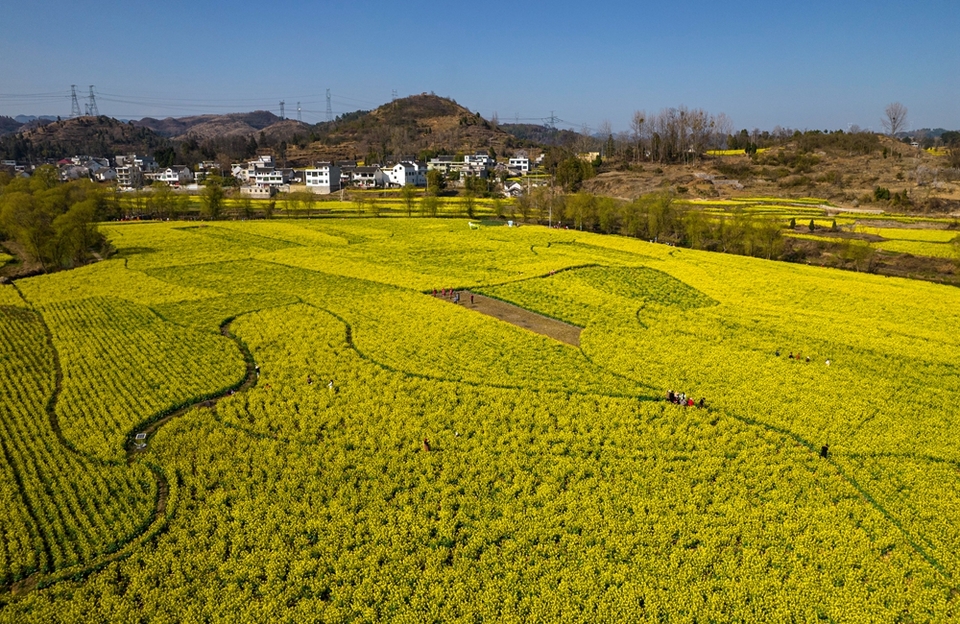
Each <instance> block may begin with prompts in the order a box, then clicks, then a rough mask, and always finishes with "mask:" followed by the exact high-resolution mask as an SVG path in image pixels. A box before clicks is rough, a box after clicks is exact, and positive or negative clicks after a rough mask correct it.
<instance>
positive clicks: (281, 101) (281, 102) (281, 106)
mask: <svg viewBox="0 0 960 624" xmlns="http://www.w3.org/2000/svg"><path fill="white" fill-rule="evenodd" d="M285 103H286V102H284V101H283V100H280V119H284V116H283V105H284V104H285Z"/></svg>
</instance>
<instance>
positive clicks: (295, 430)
mask: <svg viewBox="0 0 960 624" xmlns="http://www.w3.org/2000/svg"><path fill="white" fill-rule="evenodd" d="M103 229H104V230H105V231H106V233H107V235H108V236H109V238H110V240H111V241H112V242H113V244H114V245H115V247H116V248H117V249H118V253H117V255H116V256H114V257H113V258H112V259H111V260H107V261H104V262H101V263H98V264H95V265H91V266H88V267H84V268H81V269H76V270H73V271H69V272H63V273H57V274H53V275H48V276H38V277H32V278H28V279H22V280H18V281H17V282H16V286H15V287H14V286H0V374H2V375H3V379H5V380H6V381H7V382H8V383H4V384H3V385H2V386H0V426H2V429H0V442H2V446H0V451H2V455H0V499H2V500H3V501H4V504H3V505H0V585H2V594H0V622H50V621H91V620H93V621H118V622H120V621H139V620H143V621H224V622H246V621H250V622H260V621H317V622H348V621H424V620H428V621H444V622H446V621H470V622H475V621H480V620H492V621H508V622H509V621H513V622H527V621H574V622H577V621H579V622H597V621H610V622H623V621H647V620H650V621H677V622H695V621H696V622H699V621H711V620H713V621H728V620H748V621H793V620H803V621H810V620H818V619H822V620H832V621H839V622H847V621H850V622H858V621H911V620H912V621H944V622H945V621H952V620H955V619H957V618H958V616H960V613H958V611H960V608H958V603H960V586H958V583H957V580H956V579H957V578H958V577H960V557H958V555H957V549H956V547H955V545H956V544H957V543H958V542H960V433H958V432H957V419H958V417H960V409H958V408H957V407H956V406H957V405H960V375H958V374H957V372H958V366H960V336H958V335H957V333H956V332H955V331H954V328H956V327H957V326H958V325H960V318H958V317H960V291H958V290H956V289H954V288H950V287H945V286H939V285H935V284H930V283H925V282H915V281H908V280H902V279H896V278H882V277H878V276H873V275H864V274H856V273H850V272H839V271H832V270H829V269H822V268H816V267H807V266H801V265H792V264H785V263H771V262H766V261H763V260H758V259H753V258H746V257H737V256H728V255H721V254H711V253H706V252H697V251H692V250H687V249H678V248H675V247H668V246H665V245H656V244H648V243H644V242H641V241H636V240H632V239H625V238H620V237H614V236H598V235H591V234H585V233H581V232H574V231H567V230H555V229H552V230H551V229H547V228H541V227H534V226H529V227H528V226H524V227H520V228H508V227H480V228H479V229H474V228H471V227H469V226H468V223H467V221H465V220H451V219H445V220H430V219H416V220H405V219H398V218H391V219H379V220H377V219H354V220H344V219H325V220H310V221H269V222H222V223H217V224H216V225H215V226H212V225H208V226H197V224H187V223H176V222H170V223H154V224H148V223H143V224H124V225H111V226H105V227H104V228H103ZM917 242H921V243H929V244H937V243H938V241H933V240H930V241H928V240H926V239H924V240H920V241H917ZM941 242H942V241H941ZM451 289H453V290H457V291H463V292H466V290H467V289H469V291H470V292H474V293H477V294H482V295H483V296H485V297H490V298H495V299H498V300H501V301H504V302H506V303H510V304H513V305H516V306H519V307H520V308H523V309H526V310H528V311H530V312H531V313H535V314H540V315H543V316H545V317H549V318H552V319H556V320H558V321H563V322H565V323H568V324H570V325H573V326H576V327H579V328H582V331H581V332H580V333H579V347H577V346H571V344H568V343H565V342H560V341H556V340H553V339H551V338H549V337H548V336H544V335H541V334H538V333H534V332H530V331H527V330H526V329H523V328H522V327H519V326H517V325H514V324H511V323H508V322H504V321H503V320H500V319H498V318H495V317H492V316H489V315H486V314H480V313H478V311H477V310H476V309H474V307H473V306H471V305H470V303H469V298H468V297H464V298H462V299H461V300H460V302H459V303H454V299H452V298H451V297H449V296H444V295H446V294H447V293H449V291H450V290H451ZM668 391H674V392H676V393H684V394H685V395H687V396H688V397H690V398H692V399H694V400H695V401H699V399H701V398H703V399H704V407H702V408H700V407H696V406H694V407H687V406H681V405H677V404H675V403H671V402H668V401H666V400H665V398H666V395H667V393H668Z"/></svg>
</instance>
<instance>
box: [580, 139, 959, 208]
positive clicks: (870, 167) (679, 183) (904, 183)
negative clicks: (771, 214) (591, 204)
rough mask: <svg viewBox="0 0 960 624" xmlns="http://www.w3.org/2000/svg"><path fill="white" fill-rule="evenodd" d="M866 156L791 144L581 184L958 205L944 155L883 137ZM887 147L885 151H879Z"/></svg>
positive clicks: (685, 194) (594, 188)
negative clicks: (901, 196) (884, 192)
mask: <svg viewBox="0 0 960 624" xmlns="http://www.w3.org/2000/svg"><path fill="white" fill-rule="evenodd" d="M878 139H879V142H878V143H877V145H876V146H875V148H874V149H873V150H871V151H870V152H869V153H866V154H854V153H850V152H849V151H840V150H834V149H818V150H813V151H804V150H802V149H799V146H798V145H796V144H793V143H791V144H787V145H784V146H782V147H774V148H770V149H769V150H767V151H765V152H763V153H761V154H758V155H757V156H756V157H749V156H718V157H711V156H705V157H703V158H701V159H700V160H699V161H698V162H696V163H692V164H686V165H683V164H678V165H668V164H658V163H651V162H643V163H639V164H630V165H628V166H623V165H621V166H619V167H614V168H613V170H606V171H604V170H603V169H601V173H600V174H599V175H598V176H597V177H595V178H593V179H591V180H588V181H587V182H586V183H585V184H584V188H585V190H587V191H589V192H592V193H597V194H602V195H611V196H614V197H622V198H626V199H633V198H635V197H638V196H639V195H642V194H645V193H651V192H656V191H660V190H664V189H669V190H672V191H674V192H676V193H677V194H678V196H679V197H681V198H705V199H706V198H724V197H737V196H753V197H771V196H773V197H821V198H824V199H827V200H829V201H830V202H832V203H834V204H836V205H839V206H843V207H847V208H855V207H858V206H861V205H863V206H864V207H880V208H884V207H887V206H890V205H891V203H890V202H887V201H876V200H875V199H874V189H876V188H877V187H883V188H886V189H888V190H889V191H890V193H891V194H894V193H903V192H906V196H907V197H908V198H909V200H910V203H911V205H908V206H902V207H901V208H903V209H907V210H909V209H911V208H914V209H919V210H924V209H933V210H937V209H940V210H943V209H947V210H958V209H960V171H958V170H957V169H953V168H951V167H950V166H949V163H948V161H947V158H946V156H944V155H935V154H931V153H928V152H925V151H923V150H919V149H917V148H914V147H911V146H909V145H905V144H903V143H901V142H899V141H895V140H893V139H890V138H889V137H883V136H881V137H878ZM884 150H886V156H884Z"/></svg>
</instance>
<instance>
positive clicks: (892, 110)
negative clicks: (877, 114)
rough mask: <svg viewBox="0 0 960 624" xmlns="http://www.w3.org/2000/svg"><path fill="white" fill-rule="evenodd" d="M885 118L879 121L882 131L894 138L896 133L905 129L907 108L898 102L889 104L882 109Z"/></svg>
mask: <svg viewBox="0 0 960 624" xmlns="http://www.w3.org/2000/svg"><path fill="white" fill-rule="evenodd" d="M884 113H885V115H886V117H884V118H883V119H881V120H880V123H881V124H883V127H884V129H885V130H886V131H887V133H889V134H890V136H896V135H897V134H898V133H900V132H903V131H904V130H906V129H907V107H906V106H904V105H903V104H901V103H900V102H894V103H892V104H889V105H888V106H887V108H886V109H884Z"/></svg>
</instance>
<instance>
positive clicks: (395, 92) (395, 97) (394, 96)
mask: <svg viewBox="0 0 960 624" xmlns="http://www.w3.org/2000/svg"><path fill="white" fill-rule="evenodd" d="M390 97H391V98H393V99H394V100H395V99H397V90H396V89H394V90H393V91H391V92H390Z"/></svg>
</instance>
